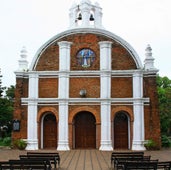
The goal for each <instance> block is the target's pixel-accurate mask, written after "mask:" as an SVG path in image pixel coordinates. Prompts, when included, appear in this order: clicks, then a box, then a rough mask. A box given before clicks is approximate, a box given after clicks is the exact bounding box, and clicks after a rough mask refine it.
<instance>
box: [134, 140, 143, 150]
mask: <svg viewBox="0 0 171 170" xmlns="http://www.w3.org/2000/svg"><path fill="white" fill-rule="evenodd" d="M132 150H142V151H144V150H146V148H145V147H144V141H133V144H132Z"/></svg>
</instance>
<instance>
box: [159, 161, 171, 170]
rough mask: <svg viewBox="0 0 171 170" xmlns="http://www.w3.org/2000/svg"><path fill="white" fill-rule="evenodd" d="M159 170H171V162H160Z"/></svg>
mask: <svg viewBox="0 0 171 170" xmlns="http://www.w3.org/2000/svg"><path fill="white" fill-rule="evenodd" d="M157 169H164V170H171V161H164V162H158V164H157Z"/></svg>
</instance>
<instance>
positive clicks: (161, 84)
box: [157, 76, 171, 135]
mask: <svg viewBox="0 0 171 170" xmlns="http://www.w3.org/2000/svg"><path fill="white" fill-rule="evenodd" d="M157 86H158V87H157V88H158V97H159V109H160V123H161V133H162V134H163V135H171V80H170V79H169V78H168V77H166V76H165V77H160V76H158V77H157Z"/></svg>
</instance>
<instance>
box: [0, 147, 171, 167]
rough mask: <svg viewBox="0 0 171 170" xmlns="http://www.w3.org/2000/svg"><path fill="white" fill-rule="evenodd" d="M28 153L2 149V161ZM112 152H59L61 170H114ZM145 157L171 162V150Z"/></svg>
mask: <svg viewBox="0 0 171 170" xmlns="http://www.w3.org/2000/svg"><path fill="white" fill-rule="evenodd" d="M42 151H43V152H56V151H55V150H39V152H42ZM26 152H27V151H25V150H24V151H21V150H13V149H0V161H5V160H9V159H19V155H21V154H26ZM111 153H112V152H111V151H99V150H70V151H59V154H60V156H61V165H60V168H58V169H60V170H112V167H111V163H110V156H111ZM145 155H151V159H158V160H159V161H171V149H162V150H158V151H145Z"/></svg>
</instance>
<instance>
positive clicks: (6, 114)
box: [0, 85, 15, 137]
mask: <svg viewBox="0 0 171 170" xmlns="http://www.w3.org/2000/svg"><path fill="white" fill-rule="evenodd" d="M14 89H15V87H14V86H12V85H11V86H10V87H9V88H3V89H2V93H4V94H5V95H4V96H1V97H0V127H1V128H2V127H4V126H7V127H8V129H7V131H6V132H7V134H8V135H10V134H11V130H12V115H13V114H12V113H13V99H14ZM0 137H4V133H3V130H0Z"/></svg>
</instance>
